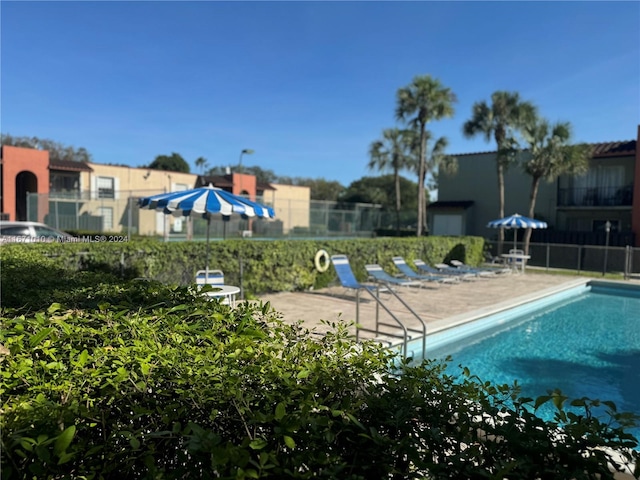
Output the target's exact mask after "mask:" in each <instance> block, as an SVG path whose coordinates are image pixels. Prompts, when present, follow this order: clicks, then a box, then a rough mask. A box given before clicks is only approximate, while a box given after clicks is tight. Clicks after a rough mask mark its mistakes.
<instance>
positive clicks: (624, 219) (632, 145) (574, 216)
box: [428, 126, 640, 246]
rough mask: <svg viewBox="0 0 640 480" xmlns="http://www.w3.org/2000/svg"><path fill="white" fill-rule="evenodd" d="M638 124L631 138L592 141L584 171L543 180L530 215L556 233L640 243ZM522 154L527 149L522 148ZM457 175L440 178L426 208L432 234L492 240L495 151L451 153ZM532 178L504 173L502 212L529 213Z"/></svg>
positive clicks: (495, 207)
mask: <svg viewBox="0 0 640 480" xmlns="http://www.w3.org/2000/svg"><path fill="white" fill-rule="evenodd" d="M639 143H640V126H638V129H637V134H636V139H635V140H627V141H613V142H602V143H594V144H592V147H593V156H592V158H591V160H590V162H589V169H588V171H587V173H586V174H584V175H577V176H569V175H563V176H560V177H559V178H557V179H556V180H555V181H553V182H546V181H544V180H543V182H542V183H541V184H540V188H539V191H538V196H537V201H536V208H535V217H536V218H538V219H541V220H544V221H546V222H547V223H548V224H549V227H550V229H553V230H555V231H560V232H598V231H603V230H604V228H605V225H606V223H607V222H609V225H610V226H611V231H612V232H619V233H628V234H630V235H629V238H633V239H634V240H633V241H634V243H635V246H640V149H639V148H638V144H639ZM525 155H526V152H525ZM455 156H456V157H457V159H458V164H459V168H458V173H457V174H456V175H451V176H446V175H442V176H441V177H440V184H439V188H438V201H437V202H434V203H432V204H431V205H430V206H429V208H428V223H429V228H430V232H431V233H432V234H434V235H479V236H484V237H488V238H491V237H493V236H495V235H496V231H495V230H493V229H489V228H487V227H486V225H487V223H488V222H489V221H491V220H495V219H496V218H497V215H498V207H499V199H498V181H497V172H496V152H495V151H492V152H478V153H465V154H459V155H455ZM530 192H531V177H530V176H528V175H527V174H525V173H524V172H523V170H522V168H521V167H520V166H517V165H516V166H512V167H511V168H510V169H509V170H507V172H506V174H505V215H511V214H513V213H520V214H523V215H526V214H527V213H528V211H529V198H530Z"/></svg>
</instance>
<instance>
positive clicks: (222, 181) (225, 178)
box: [196, 175, 275, 190]
mask: <svg viewBox="0 0 640 480" xmlns="http://www.w3.org/2000/svg"><path fill="white" fill-rule="evenodd" d="M209 184H211V185H213V186H214V187H218V188H225V187H226V188H232V187H233V177H232V175H198V179H197V180H196V186H205V185H209ZM256 190H275V188H273V186H272V185H271V184H270V183H263V182H256Z"/></svg>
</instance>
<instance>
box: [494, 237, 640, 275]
mask: <svg viewBox="0 0 640 480" xmlns="http://www.w3.org/2000/svg"><path fill="white" fill-rule="evenodd" d="M487 244H488V245H489V249H490V252H491V254H492V255H494V256H496V255H497V254H498V251H497V250H498V247H497V243H494V242H487ZM529 255H531V259H529V260H528V261H527V265H528V266H534V267H540V268H545V269H562V270H573V271H575V272H577V273H583V272H589V273H596V274H602V275H605V274H607V273H613V274H621V275H623V276H624V278H625V279H629V278H637V279H640V248H636V247H632V246H629V245H627V246H625V247H611V246H609V247H606V246H601V245H572V244H561V243H531V244H530V245H529Z"/></svg>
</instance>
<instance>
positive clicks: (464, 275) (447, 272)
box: [413, 258, 475, 280]
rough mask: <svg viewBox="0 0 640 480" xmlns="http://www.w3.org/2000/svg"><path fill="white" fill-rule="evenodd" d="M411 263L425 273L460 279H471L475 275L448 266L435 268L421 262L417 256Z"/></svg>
mask: <svg viewBox="0 0 640 480" xmlns="http://www.w3.org/2000/svg"><path fill="white" fill-rule="evenodd" d="M413 264H414V265H415V266H416V268H417V269H418V270H420V271H422V272H425V273H430V274H432V275H440V276H442V275H447V276H451V277H454V278H458V279H460V280H472V279H473V278H475V275H473V274H472V273H467V272H463V271H461V270H455V269H453V268H450V269H448V270H438V269H435V268H433V267H432V266H430V265H427V264H426V263H425V262H423V261H422V260H420V259H419V258H416V259H415V260H414V261H413Z"/></svg>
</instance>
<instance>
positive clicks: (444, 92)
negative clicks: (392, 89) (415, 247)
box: [396, 75, 456, 236]
mask: <svg viewBox="0 0 640 480" xmlns="http://www.w3.org/2000/svg"><path fill="white" fill-rule="evenodd" d="M455 101H456V96H455V94H454V93H453V92H452V91H451V89H450V88H448V87H445V86H444V85H442V83H440V80H438V79H436V78H433V77H431V76H430V75H423V76H417V77H414V79H413V81H412V82H411V83H410V84H409V85H407V86H406V87H403V88H400V89H399V90H398V93H397V103H396V118H397V119H398V120H400V121H403V122H407V123H408V124H409V125H410V126H411V128H412V129H414V130H416V131H417V132H419V135H420V146H419V163H418V228H417V235H418V236H421V235H422V234H423V231H424V226H425V223H424V218H425V215H424V212H425V208H426V199H425V185H424V182H425V179H426V175H427V160H426V152H427V135H426V126H427V123H429V122H430V121H431V120H441V119H443V118H447V117H452V116H453V112H454V110H453V103H454V102H455Z"/></svg>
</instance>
